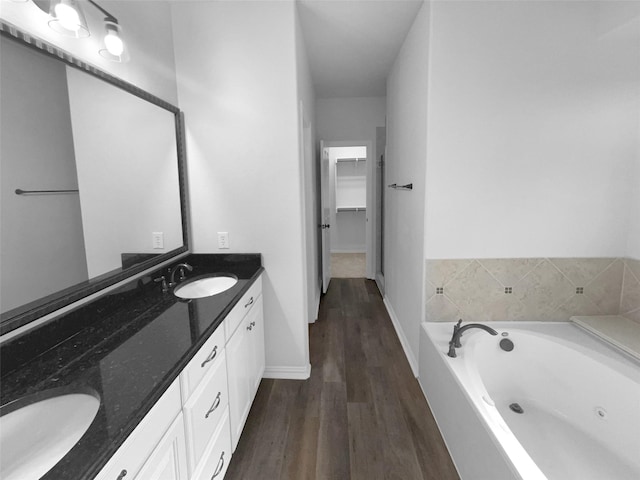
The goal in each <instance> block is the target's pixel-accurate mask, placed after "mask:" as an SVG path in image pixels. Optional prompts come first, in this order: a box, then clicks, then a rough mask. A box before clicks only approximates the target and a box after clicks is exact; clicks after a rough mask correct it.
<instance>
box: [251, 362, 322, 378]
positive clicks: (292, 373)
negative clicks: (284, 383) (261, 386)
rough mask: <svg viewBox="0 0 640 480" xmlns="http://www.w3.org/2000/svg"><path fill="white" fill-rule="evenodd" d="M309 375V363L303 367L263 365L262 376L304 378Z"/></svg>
mask: <svg viewBox="0 0 640 480" xmlns="http://www.w3.org/2000/svg"><path fill="white" fill-rule="evenodd" d="M310 376H311V364H310V363H308V364H307V365H306V366H304V367H265V369H264V374H263V375H262V378H277V379H282V380H306V379H307V378H309V377H310Z"/></svg>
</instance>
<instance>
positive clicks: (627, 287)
mask: <svg viewBox="0 0 640 480" xmlns="http://www.w3.org/2000/svg"><path fill="white" fill-rule="evenodd" d="M638 309H640V280H638V279H637V278H636V277H635V275H634V274H633V273H632V271H631V269H630V268H629V266H628V264H627V263H626V262H625V266H624V275H623V281H622V296H621V299H620V314H621V315H626V314H627V313H630V312H633V311H634V310H638Z"/></svg>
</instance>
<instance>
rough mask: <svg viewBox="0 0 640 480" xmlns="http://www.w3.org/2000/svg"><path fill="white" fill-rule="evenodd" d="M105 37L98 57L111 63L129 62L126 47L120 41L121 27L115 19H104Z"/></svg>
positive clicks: (122, 41)
mask: <svg viewBox="0 0 640 480" xmlns="http://www.w3.org/2000/svg"><path fill="white" fill-rule="evenodd" d="M104 28H105V32H106V33H105V36H104V38H103V40H102V48H101V49H100V55H102V56H103V57H104V58H106V59H108V60H111V61H112V62H119V63H124V62H127V61H128V60H129V52H128V50H127V45H126V44H125V43H124V40H122V27H121V26H120V25H119V24H118V21H117V20H116V19H115V18H112V19H108V18H105V19H104Z"/></svg>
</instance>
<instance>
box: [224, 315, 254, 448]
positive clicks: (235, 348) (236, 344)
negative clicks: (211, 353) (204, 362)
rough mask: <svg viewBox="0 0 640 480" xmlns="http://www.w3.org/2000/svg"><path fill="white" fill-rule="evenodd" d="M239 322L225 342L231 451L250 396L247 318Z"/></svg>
mask: <svg viewBox="0 0 640 480" xmlns="http://www.w3.org/2000/svg"><path fill="white" fill-rule="evenodd" d="M248 318H249V317H247V318H245V320H244V321H243V322H242V323H241V324H240V326H239V327H238V328H237V330H236V331H235V333H234V334H233V336H232V337H231V339H230V340H229V342H228V343H227V347H226V351H227V379H228V382H229V417H230V420H231V442H232V446H233V451H235V449H236V445H237V444H238V439H239V438H240V434H241V433H242V427H244V421H245V419H246V418H247V414H248V413H249V407H251V399H252V396H251V395H250V392H249V374H250V371H251V365H250V363H249V359H250V356H249V355H250V348H251V347H250V344H249V341H250V338H249V330H247V327H248V326H249V324H248V323H247V319H248Z"/></svg>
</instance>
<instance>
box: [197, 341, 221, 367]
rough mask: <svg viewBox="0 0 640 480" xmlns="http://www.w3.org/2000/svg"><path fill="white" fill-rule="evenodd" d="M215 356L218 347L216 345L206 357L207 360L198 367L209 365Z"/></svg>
mask: <svg viewBox="0 0 640 480" xmlns="http://www.w3.org/2000/svg"><path fill="white" fill-rule="evenodd" d="M216 355H218V346H217V345H216V346H215V347H213V351H212V352H211V354H210V355H209V356H208V357H207V359H206V360H205V361H204V362H202V365H200V367H204V366H205V365H206V364H207V363H209V362H210V361H211V360H213V359H214V358H216Z"/></svg>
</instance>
